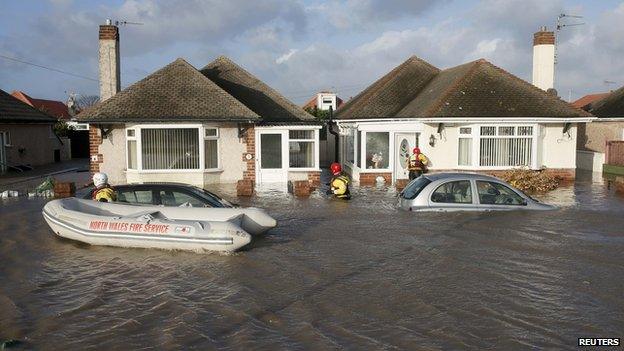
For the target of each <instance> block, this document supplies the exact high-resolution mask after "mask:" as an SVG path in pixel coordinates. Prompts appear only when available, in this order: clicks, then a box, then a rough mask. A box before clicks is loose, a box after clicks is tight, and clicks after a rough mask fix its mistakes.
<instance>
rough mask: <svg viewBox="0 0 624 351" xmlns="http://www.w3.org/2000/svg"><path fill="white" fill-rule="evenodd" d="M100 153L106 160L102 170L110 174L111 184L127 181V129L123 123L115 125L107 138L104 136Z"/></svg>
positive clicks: (101, 164)
mask: <svg viewBox="0 0 624 351" xmlns="http://www.w3.org/2000/svg"><path fill="white" fill-rule="evenodd" d="M99 153H100V154H102V158H103V160H104V162H103V163H100V172H103V173H106V174H107V175H108V181H109V183H110V184H111V185H117V184H125V183H126V130H125V127H124V126H123V125H115V126H113V129H111V131H110V133H108V136H107V137H106V138H104V137H102V144H100V146H99Z"/></svg>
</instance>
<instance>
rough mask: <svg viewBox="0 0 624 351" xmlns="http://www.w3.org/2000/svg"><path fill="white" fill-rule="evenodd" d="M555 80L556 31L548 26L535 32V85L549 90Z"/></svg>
mask: <svg viewBox="0 0 624 351" xmlns="http://www.w3.org/2000/svg"><path fill="white" fill-rule="evenodd" d="M554 81H555V33H554V32H549V31H548V29H547V28H546V27H542V28H540V31H539V32H537V33H535V34H533V85H535V86H536V87H538V88H540V89H542V90H548V89H552V88H554Z"/></svg>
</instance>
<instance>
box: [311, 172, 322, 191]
mask: <svg viewBox="0 0 624 351" xmlns="http://www.w3.org/2000/svg"><path fill="white" fill-rule="evenodd" d="M308 182H309V183H310V187H311V188H312V189H316V188H318V187H319V186H320V185H321V172H320V171H316V172H308Z"/></svg>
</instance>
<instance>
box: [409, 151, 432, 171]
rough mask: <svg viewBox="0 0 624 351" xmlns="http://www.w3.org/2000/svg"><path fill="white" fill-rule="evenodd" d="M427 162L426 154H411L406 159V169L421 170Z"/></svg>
mask: <svg viewBox="0 0 624 351" xmlns="http://www.w3.org/2000/svg"><path fill="white" fill-rule="evenodd" d="M427 163H429V159H428V158H427V156H425V155H423V154H412V155H411V156H410V157H409V158H408V159H407V169H408V170H409V171H422V170H424V169H425V167H426V166H427Z"/></svg>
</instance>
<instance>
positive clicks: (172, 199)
mask: <svg viewBox="0 0 624 351" xmlns="http://www.w3.org/2000/svg"><path fill="white" fill-rule="evenodd" d="M160 201H161V204H162V205H165V206H181V205H184V204H186V203H188V204H190V205H191V206H193V207H204V203H203V202H202V201H201V200H199V199H197V198H195V197H193V196H191V195H189V194H186V193H183V192H180V191H175V190H174V191H171V190H161V191H160Z"/></svg>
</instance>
